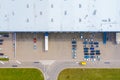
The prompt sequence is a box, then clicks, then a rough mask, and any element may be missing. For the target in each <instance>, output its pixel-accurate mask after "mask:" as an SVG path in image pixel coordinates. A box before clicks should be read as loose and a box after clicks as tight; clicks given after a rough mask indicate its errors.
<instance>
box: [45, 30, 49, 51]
mask: <svg viewBox="0 0 120 80" xmlns="http://www.w3.org/2000/svg"><path fill="white" fill-rule="evenodd" d="M45 51H48V33H47V32H46V33H45Z"/></svg>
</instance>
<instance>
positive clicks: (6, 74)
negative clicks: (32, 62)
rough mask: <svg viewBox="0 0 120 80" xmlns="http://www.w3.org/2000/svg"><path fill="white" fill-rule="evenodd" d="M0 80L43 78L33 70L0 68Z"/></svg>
mask: <svg viewBox="0 0 120 80" xmlns="http://www.w3.org/2000/svg"><path fill="white" fill-rule="evenodd" d="M0 80H44V77H43V74H42V72H41V71H40V70H38V69H34V68H0Z"/></svg>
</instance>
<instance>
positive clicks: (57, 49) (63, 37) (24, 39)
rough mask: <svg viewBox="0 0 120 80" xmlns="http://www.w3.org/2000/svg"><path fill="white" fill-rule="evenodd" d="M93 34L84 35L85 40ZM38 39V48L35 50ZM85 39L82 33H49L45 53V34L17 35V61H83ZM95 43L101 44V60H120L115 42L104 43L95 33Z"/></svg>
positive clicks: (100, 35)
mask: <svg viewBox="0 0 120 80" xmlns="http://www.w3.org/2000/svg"><path fill="white" fill-rule="evenodd" d="M90 34H91V33H83V37H84V39H89V38H90V37H91V35H90ZM34 37H36V48H34V41H33V39H34ZM73 38H74V39H75V40H76V54H75V56H76V57H75V58H73V53H72V39H73ZM83 41H84V40H83V39H81V35H80V33H49V43H48V44H49V48H48V51H47V52H46V51H45V48H44V47H45V46H44V33H36V34H34V33H17V43H16V59H17V60H20V61H39V60H83V59H84V49H83V46H84V45H83ZM94 41H98V42H99V48H98V49H99V50H100V60H118V61H119V60H120V59H119V56H120V54H119V52H120V49H119V47H120V45H116V44H115V43H114V42H113V41H107V44H103V42H102V34H101V33H95V35H94Z"/></svg>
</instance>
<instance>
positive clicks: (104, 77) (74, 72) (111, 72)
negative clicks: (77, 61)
mask: <svg viewBox="0 0 120 80" xmlns="http://www.w3.org/2000/svg"><path fill="white" fill-rule="evenodd" d="M58 80H120V69H65V70H63V71H62V72H61V73H60V74H59V76H58Z"/></svg>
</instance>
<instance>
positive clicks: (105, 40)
mask: <svg viewBox="0 0 120 80" xmlns="http://www.w3.org/2000/svg"><path fill="white" fill-rule="evenodd" d="M106 42H107V32H103V44H106Z"/></svg>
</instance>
